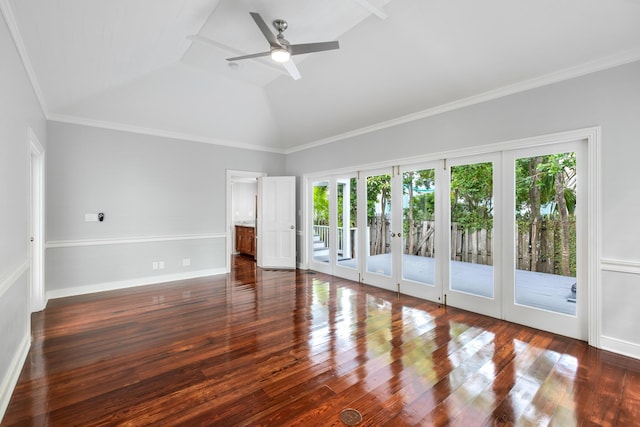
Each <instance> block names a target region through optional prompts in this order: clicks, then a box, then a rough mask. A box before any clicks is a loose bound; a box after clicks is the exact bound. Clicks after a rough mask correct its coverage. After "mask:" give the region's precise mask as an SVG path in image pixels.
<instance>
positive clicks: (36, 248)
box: [27, 129, 47, 312]
mask: <svg viewBox="0 0 640 427" xmlns="http://www.w3.org/2000/svg"><path fill="white" fill-rule="evenodd" d="M27 139H28V143H29V171H30V172H29V174H30V176H29V193H30V201H29V204H30V207H29V212H30V214H29V216H30V236H29V240H30V245H31V247H30V274H31V286H30V291H29V293H30V305H31V312H36V311H41V310H44V308H45V307H46V305H47V298H46V293H45V289H44V269H45V250H44V248H45V245H44V238H45V234H44V218H45V216H44V215H45V205H44V202H45V199H44V198H45V187H44V185H45V184H44V173H45V151H44V147H43V146H42V144H40V141H39V140H38V137H37V136H36V134H35V132H33V130H32V129H28V137H27Z"/></svg>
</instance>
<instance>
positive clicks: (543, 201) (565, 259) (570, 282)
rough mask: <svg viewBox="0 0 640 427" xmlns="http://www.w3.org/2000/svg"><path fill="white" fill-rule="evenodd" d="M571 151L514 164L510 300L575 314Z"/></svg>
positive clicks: (574, 202) (573, 157) (574, 173)
mask: <svg viewBox="0 0 640 427" xmlns="http://www.w3.org/2000/svg"><path fill="white" fill-rule="evenodd" d="M576 182H577V171H576V153H575V152H564V153H558V154H548V155H539V156H531V157H520V158H516V160H515V220H516V233H515V269H516V271H515V302H516V304H521V305H525V306H529V307H535V308H539V309H543V310H547V311H553V312H556V313H563V314H568V315H571V316H575V315H576V301H577V298H578V296H577V294H576V283H577V280H576V267H577V262H576V258H577V257H576V243H577V242H576V240H577V237H576V206H577V203H578V200H577V192H576Z"/></svg>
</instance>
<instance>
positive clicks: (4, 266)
mask: <svg viewBox="0 0 640 427" xmlns="http://www.w3.org/2000/svg"><path fill="white" fill-rule="evenodd" d="M0 58H2V59H1V65H0V94H1V95H0V419H1V418H2V415H3V414H4V411H5V409H6V406H7V404H8V402H9V398H10V397H11V392H12V390H13V386H14V384H15V382H16V381H17V379H18V375H19V374H20V369H21V368H22V363H23V361H24V358H25V357H26V351H27V350H28V348H29V347H28V346H29V343H30V330H29V329H30V303H29V286H30V283H29V281H30V279H29V273H30V270H29V257H30V254H29V240H28V237H29V234H30V227H29V216H30V214H29V178H30V176H29V174H30V173H29V159H30V151H29V144H28V140H27V133H28V129H32V130H33V132H34V133H35V135H36V136H37V138H38V139H39V141H40V143H41V144H42V145H45V142H46V140H45V120H44V115H43V113H42V110H41V108H40V106H39V104H38V101H37V98H36V96H35V95H34V92H33V89H32V87H31V84H30V83H29V80H28V78H27V74H26V72H25V69H24V68H23V66H22V62H21V60H20V57H19V55H18V52H17V50H16V48H15V45H14V43H13V39H12V38H11V34H10V32H9V30H8V27H7V24H6V22H5V20H4V16H2V18H0Z"/></svg>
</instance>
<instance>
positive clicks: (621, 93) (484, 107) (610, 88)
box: [287, 62, 640, 357]
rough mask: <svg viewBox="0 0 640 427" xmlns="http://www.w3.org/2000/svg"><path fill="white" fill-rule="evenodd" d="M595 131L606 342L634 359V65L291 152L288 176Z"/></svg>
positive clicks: (638, 316)
mask: <svg viewBox="0 0 640 427" xmlns="http://www.w3.org/2000/svg"><path fill="white" fill-rule="evenodd" d="M592 126H601V127H602V159H601V165H602V170H601V183H602V194H601V201H602V206H601V209H602V214H601V225H602V244H601V248H600V249H601V256H602V264H603V268H602V269H603V270H606V274H603V280H602V294H603V295H604V297H603V301H602V303H603V310H602V335H603V337H606V339H605V340H604V341H606V342H607V343H608V344H610V348H615V349H617V350H619V349H626V350H625V351H626V353H627V354H634V355H635V356H636V357H640V332H639V331H638V328H637V327H633V328H631V327H629V325H638V324H640V311H639V310H638V309H637V304H638V303H637V301H640V245H639V244H638V242H640V231H638V230H639V229H638V225H637V222H638V218H640V190H638V186H637V181H638V177H637V170H638V159H639V158H640V62H635V63H631V64H628V65H625V66H620V67H617V68H613V69H609V70H605V71H602V72H598V73H594V74H590V75H587V76H583V77H580V78H575V79H572V80H568V81H564V82H560V83H556V84H553V85H548V86H545V87H541V88H538V89H533V90H529V91H526V92H522V93H519V94H515V95H511V96H507V97H504V98H500V99H497V100H493V101H488V102H485V103H482V104H477V105H473V106H470V107H467V108H463V109H459V110H456V111H451V112H447V113H443V114H439V115H436V116H432V117H428V118H424V119H421V120H417V121H413V122H410V123H406V124H403V125H398V126H395V127H391V128H387V129H384V130H380V131H377V132H373V133H368V134H364V135H360V136H357V137H353V138H349V139H346V140H342V141H338V142H334V143H332V144H328V145H323V146H320V147H316V148H313V149H309V150H305V151H301V152H296V153H292V154H290V155H288V156H287V173H288V174H291V175H297V176H299V177H301V176H302V175H303V174H305V173H311V172H317V171H326V170H333V169H339V168H347V167H352V166H358V165H366V164H368V163H375V162H381V161H387V160H391V159H400V158H407V157H411V156H418V155H426V154H429V153H440V152H446V151H450V150H454V149H458V148H468V147H474V146H479V145H486V144H491V143H499V142H504V141H510V140H516V139H520V138H526V137H533V136H540V135H545V134H550V133H556V132H562V131H568V130H575V129H579V128H586V127H592ZM299 182H302V180H301V179H299ZM301 195H302V192H300V197H299V200H301Z"/></svg>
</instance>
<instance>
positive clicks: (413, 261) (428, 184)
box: [402, 169, 436, 286]
mask: <svg viewBox="0 0 640 427" xmlns="http://www.w3.org/2000/svg"><path fill="white" fill-rule="evenodd" d="M402 188H403V195H402V197H403V200H402V211H403V220H402V235H403V240H402V243H403V245H402V279H403V280H409V281H412V282H417V283H420V284H425V285H430V286H433V285H434V284H435V268H436V260H435V250H436V246H435V235H436V234H435V231H436V223H435V209H436V206H435V195H436V187H435V169H422V170H411V171H406V172H403V173H402Z"/></svg>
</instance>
